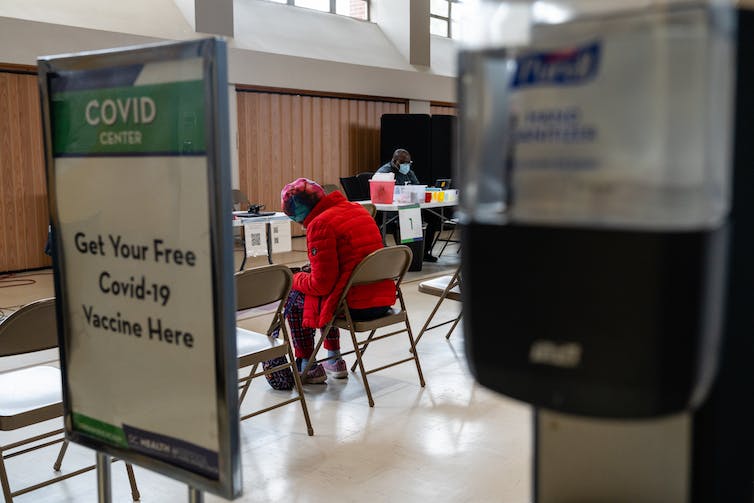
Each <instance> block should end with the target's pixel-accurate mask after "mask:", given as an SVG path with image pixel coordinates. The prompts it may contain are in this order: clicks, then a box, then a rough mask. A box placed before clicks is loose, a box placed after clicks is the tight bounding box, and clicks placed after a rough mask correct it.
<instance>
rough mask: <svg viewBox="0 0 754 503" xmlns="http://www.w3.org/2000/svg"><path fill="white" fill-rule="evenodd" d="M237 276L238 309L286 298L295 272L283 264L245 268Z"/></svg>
mask: <svg viewBox="0 0 754 503" xmlns="http://www.w3.org/2000/svg"><path fill="white" fill-rule="evenodd" d="M235 278H236V310H237V311H240V310H243V309H251V308H253V307H259V306H264V305H266V304H270V303H272V302H277V301H279V300H281V299H285V298H286V297H288V293H289V292H290V291H291V285H292V284H293V273H292V272H291V270H290V269H289V268H288V267H287V266H284V265H282V264H272V265H265V266H260V267H254V268H251V269H245V270H243V271H239V272H237V273H236V274H235Z"/></svg>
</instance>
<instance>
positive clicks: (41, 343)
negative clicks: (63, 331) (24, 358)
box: [0, 298, 58, 356]
mask: <svg viewBox="0 0 754 503" xmlns="http://www.w3.org/2000/svg"><path fill="white" fill-rule="evenodd" d="M57 327H58V325H57V320H56V319H55V299H54V298H49V299H42V300H37V301H34V302H30V303H28V304H26V305H25V306H23V307H21V308H20V309H19V310H18V311H16V312H14V313H12V314H11V315H10V316H8V317H7V318H6V319H5V320H4V321H3V322H2V323H0V356H13V355H19V354H23V353H32V352H35V351H43V350H45V349H52V348H54V347H57V345H58V328H57Z"/></svg>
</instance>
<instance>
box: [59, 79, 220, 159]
mask: <svg viewBox="0 0 754 503" xmlns="http://www.w3.org/2000/svg"><path fill="white" fill-rule="evenodd" d="M51 106H52V128H53V132H52V137H53V139H54V144H53V155H54V156H56V157H58V156H66V155H74V156H75V155H92V154H94V155H155V154H157V155H203V154H205V151H206V145H205V134H204V122H205V121H204V88H203V81H201V80H194V81H187V82H171V83H167V84H153V85H142V86H131V87H113V88H103V89H94V90H84V91H65V92H59V93H54V94H53V95H52V100H51Z"/></svg>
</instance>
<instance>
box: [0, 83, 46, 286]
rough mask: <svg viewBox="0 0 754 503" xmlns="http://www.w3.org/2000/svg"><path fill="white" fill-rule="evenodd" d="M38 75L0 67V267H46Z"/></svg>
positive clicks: (8, 268)
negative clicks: (1, 69)
mask: <svg viewBox="0 0 754 503" xmlns="http://www.w3.org/2000/svg"><path fill="white" fill-rule="evenodd" d="M44 170H45V167H44V143H43V139H42V126H41V112H40V106H39V94H38V88H37V77H36V75H33V74H31V75H30V74H27V73H25V72H20V73H14V72H0V272H8V271H20V270H26V269H36V268H40V267H49V266H50V265H51V260H50V258H49V257H48V256H47V255H45V254H44V245H45V241H46V239H47V225H48V221H49V218H48V212H47V188H46V185H45V171H44Z"/></svg>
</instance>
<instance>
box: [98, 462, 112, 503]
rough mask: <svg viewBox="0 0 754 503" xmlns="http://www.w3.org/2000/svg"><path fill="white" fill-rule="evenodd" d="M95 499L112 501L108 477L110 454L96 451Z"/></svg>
mask: <svg viewBox="0 0 754 503" xmlns="http://www.w3.org/2000/svg"><path fill="white" fill-rule="evenodd" d="M97 501H98V502H99V503H111V502H112V483H111V478H110V456H108V455H107V454H103V453H101V452H98V453H97Z"/></svg>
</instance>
